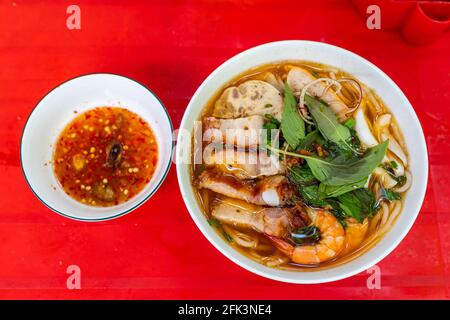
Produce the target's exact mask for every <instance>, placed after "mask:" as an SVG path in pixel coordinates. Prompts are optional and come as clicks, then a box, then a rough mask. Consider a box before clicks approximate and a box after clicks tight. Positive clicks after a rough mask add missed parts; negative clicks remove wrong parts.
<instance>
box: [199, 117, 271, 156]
mask: <svg viewBox="0 0 450 320" xmlns="http://www.w3.org/2000/svg"><path fill="white" fill-rule="evenodd" d="M263 124H264V117H263V116H250V117H243V118H237V119H219V118H215V117H207V118H205V119H204V120H203V130H204V131H203V141H205V142H219V143H226V144H228V145H235V146H237V147H239V148H256V147H258V145H259V143H260V140H261V129H262V128H263Z"/></svg>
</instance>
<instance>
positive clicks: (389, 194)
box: [380, 188, 402, 201]
mask: <svg viewBox="0 0 450 320" xmlns="http://www.w3.org/2000/svg"><path fill="white" fill-rule="evenodd" d="M380 191H381V198H383V199H386V200H388V201H395V200H400V199H401V198H402V195H401V194H400V193H398V192H395V191H392V190H390V189H385V188H381V189H380Z"/></svg>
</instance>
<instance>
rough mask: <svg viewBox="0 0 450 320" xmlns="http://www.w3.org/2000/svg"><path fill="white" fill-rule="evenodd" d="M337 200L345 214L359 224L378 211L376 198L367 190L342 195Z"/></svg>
mask: <svg viewBox="0 0 450 320" xmlns="http://www.w3.org/2000/svg"><path fill="white" fill-rule="evenodd" d="M337 200H338V201H339V206H340V207H341V208H342V210H343V211H344V212H345V214H346V215H348V216H350V217H353V218H355V219H356V220H358V221H359V222H362V221H363V220H364V218H365V217H367V216H370V215H371V214H372V213H374V212H375V211H376V210H377V207H376V201H375V196H374V194H373V193H372V192H371V191H370V190H368V189H366V188H361V189H357V190H354V191H352V192H348V193H345V194H343V195H340V196H339V197H337Z"/></svg>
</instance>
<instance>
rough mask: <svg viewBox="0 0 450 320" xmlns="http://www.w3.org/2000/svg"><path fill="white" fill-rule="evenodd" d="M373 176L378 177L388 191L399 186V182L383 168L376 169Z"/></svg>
mask: <svg viewBox="0 0 450 320" xmlns="http://www.w3.org/2000/svg"><path fill="white" fill-rule="evenodd" d="M372 174H374V175H375V176H377V177H378V179H379V181H380V183H381V185H382V186H383V187H384V188H386V189H392V188H393V187H395V186H396V185H397V181H396V180H395V179H394V178H392V176H391V175H390V174H389V173H388V172H387V171H386V170H385V169H383V168H380V167H377V168H375V170H373V172H372Z"/></svg>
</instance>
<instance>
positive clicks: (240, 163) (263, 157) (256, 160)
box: [203, 148, 285, 179]
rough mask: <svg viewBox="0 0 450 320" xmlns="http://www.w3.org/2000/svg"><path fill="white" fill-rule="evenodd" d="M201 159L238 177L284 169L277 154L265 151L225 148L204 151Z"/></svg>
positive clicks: (275, 172)
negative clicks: (269, 153) (268, 153)
mask: <svg viewBox="0 0 450 320" xmlns="http://www.w3.org/2000/svg"><path fill="white" fill-rule="evenodd" d="M203 160H204V161H205V163H206V164H207V165H216V166H217V168H218V169H220V170H221V171H223V172H226V173H231V174H233V175H235V176H237V177H238V178H240V179H249V178H256V177H259V176H271V175H276V174H281V173H283V172H284V171H285V168H284V165H283V164H282V163H281V162H280V160H279V158H278V156H276V155H271V156H268V155H267V153H266V152H259V153H257V152H253V151H249V152H246V151H243V150H235V149H234V148H233V149H231V148H226V149H219V150H211V152H205V153H204V158H203Z"/></svg>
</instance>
